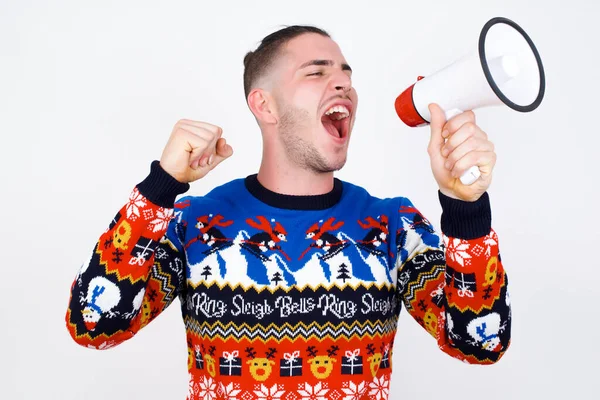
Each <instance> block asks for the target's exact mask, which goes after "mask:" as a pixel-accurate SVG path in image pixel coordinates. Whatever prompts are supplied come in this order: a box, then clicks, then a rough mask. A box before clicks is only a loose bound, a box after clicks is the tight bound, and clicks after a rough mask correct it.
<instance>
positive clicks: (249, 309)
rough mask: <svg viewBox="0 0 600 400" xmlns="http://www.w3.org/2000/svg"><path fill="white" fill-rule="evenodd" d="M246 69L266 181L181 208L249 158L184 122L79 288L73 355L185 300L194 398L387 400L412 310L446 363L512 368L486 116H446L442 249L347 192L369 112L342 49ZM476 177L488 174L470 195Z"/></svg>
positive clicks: (435, 165) (397, 208)
mask: <svg viewBox="0 0 600 400" xmlns="http://www.w3.org/2000/svg"><path fill="white" fill-rule="evenodd" d="M244 64H245V72H244V89H245V94H246V99H247V102H248V106H249V108H250V110H251V111H252V113H253V114H254V116H255V118H256V120H257V122H258V124H259V126H260V129H261V132H262V137H263V143H264V146H263V158H262V164H261V166H260V169H259V171H258V173H257V174H254V175H250V176H247V177H246V178H240V179H237V180H234V181H232V182H229V183H226V184H224V185H222V186H220V187H218V188H215V189H213V190H212V191H211V192H210V193H209V194H207V195H206V196H203V197H189V196H188V197H183V198H182V199H180V200H179V201H177V202H175V198H176V196H177V195H179V194H181V193H184V192H185V191H187V190H188V188H189V183H190V182H194V181H196V180H199V179H201V178H202V177H203V176H205V175H206V174H207V173H208V172H209V171H211V170H212V169H213V168H215V167H216V166H217V165H219V164H220V163H221V162H222V161H224V160H225V159H227V158H228V157H230V156H231V155H232V153H233V149H232V148H231V146H230V145H228V144H227V143H226V140H225V138H224V137H223V136H222V130H221V129H220V128H219V127H217V126H214V125H211V124H208V123H205V122H196V121H191V120H181V121H179V122H178V123H177V124H176V125H175V128H174V129H173V132H172V134H171V137H170V139H169V141H168V143H167V145H166V146H165V149H164V151H163V154H162V156H161V159H160V161H154V162H153V163H152V165H151V172H150V174H149V175H148V177H147V178H146V179H145V180H143V181H142V182H141V183H139V184H138V185H137V186H136V187H135V188H134V190H133V192H132V193H131V195H130V197H129V201H128V202H127V203H126V204H125V205H124V206H123V208H121V210H119V212H118V213H117V214H116V216H115V218H114V219H113V220H112V222H111V223H110V225H109V227H108V229H107V230H106V232H105V233H104V234H102V235H101V237H100V239H99V240H98V243H97V246H96V248H95V251H94V252H93V253H92V255H91V258H90V259H89V261H88V262H87V263H86V264H85V265H84V266H83V267H82V268H81V270H80V272H79V274H78V275H77V277H76V279H75V282H74V283H73V288H72V296H71V301H70V304H69V308H68V311H67V315H66V321H67V327H68V329H69V332H70V333H71V335H72V337H73V338H74V340H75V341H76V342H77V343H79V344H81V345H84V346H88V347H92V348H98V349H107V348H110V347H113V346H115V345H117V344H119V343H121V342H123V341H125V340H127V339H129V338H131V337H133V336H134V335H135V334H136V332H138V331H139V330H140V329H141V328H142V327H144V326H146V325H147V324H148V323H149V322H150V321H152V320H153V319H154V318H155V317H156V316H157V315H158V314H159V313H160V312H161V311H163V310H164V309H165V308H166V307H167V306H168V305H169V304H170V303H171V302H172V301H173V300H174V299H175V298H176V297H179V298H180V301H181V308H182V314H183V318H184V321H185V326H186V331H187V341H188V355H189V357H188V370H189V376H190V386H189V396H188V398H189V399H213V398H228V399H229V398H243V399H254V398H256V399H260V398H270V399H279V398H284V399H287V398H296V399H301V398H311V399H312V398H319V399H325V398H332V399H337V398H347V399H360V398H375V399H386V398H387V397H388V394H389V385H390V377H391V370H392V351H393V343H394V338H395V333H396V326H397V320H398V316H399V313H400V309H401V304H404V306H405V308H406V309H407V310H408V312H409V313H410V314H411V315H412V316H413V317H414V319H415V320H416V321H417V322H418V323H419V324H420V325H422V326H423V327H424V328H425V330H426V331H427V332H428V333H429V334H431V336H433V337H434V338H435V339H436V341H437V344H438V346H439V348H440V349H441V350H442V351H444V352H445V353H447V354H449V355H450V356H452V357H455V358H458V359H460V360H463V361H466V362H470V363H480V364H487V363H493V362H496V361H497V360H498V359H499V358H500V357H501V356H502V355H503V354H504V352H505V351H506V349H507V347H508V345H509V336H510V306H509V302H508V295H507V278H506V274H505V273H504V270H503V267H502V263H501V260H500V255H499V251H498V240H497V236H496V234H495V232H494V231H493V230H492V228H491V212H490V206H489V198H488V195H487V192H486V190H487V188H488V187H489V185H490V181H491V175H492V169H493V167H494V164H495V159H496V156H495V153H494V146H493V144H492V143H491V142H490V141H488V139H487V136H486V134H485V133H484V132H483V131H482V130H481V129H480V128H479V127H478V126H477V125H476V124H475V117H474V115H473V113H472V112H466V113H463V114H461V115H458V116H456V117H454V118H453V119H451V120H450V121H445V117H444V113H443V111H442V110H441V109H440V108H439V107H437V106H436V105H431V106H430V110H431V113H432V122H431V142H430V145H429V149H428V152H429V156H430V158H431V167H432V170H433V174H434V177H435V179H436V181H437V183H438V185H439V198H440V202H441V205H442V208H443V214H442V221H441V228H442V232H443V234H437V233H436V232H435V231H434V230H433V228H432V226H431V224H430V223H429V222H428V220H427V219H426V218H425V217H423V215H421V214H420V213H419V211H418V210H417V209H416V208H415V207H414V206H413V204H412V203H411V202H410V201H409V200H408V199H407V198H405V197H397V198H392V199H378V198H375V197H372V196H370V195H369V194H368V193H367V192H366V191H365V190H364V189H362V188H360V187H357V186H355V185H352V184H350V183H348V182H342V181H340V180H338V179H337V178H334V171H336V170H339V169H340V168H342V166H343V165H344V163H345V161H346V154H347V149H348V144H349V140H350V136H351V133H352V127H353V123H354V118H355V116H356V110H357V100H358V97H357V94H356V91H355V90H354V88H353V87H352V80H351V75H352V70H351V68H350V66H349V65H348V63H347V62H346V60H345V59H344V57H343V55H342V53H341V51H340V49H339V47H338V46H337V44H336V43H335V42H334V41H333V40H332V39H331V38H330V37H329V35H328V34H327V33H326V32H324V31H322V30H320V29H317V28H314V27H308V26H292V27H288V28H285V29H282V30H280V31H278V32H275V33H273V34H271V35H269V36H267V37H266V38H265V39H264V40H263V41H262V43H261V45H260V46H259V47H258V49H257V50H256V51H255V52H250V53H248V54H247V55H246V57H245V59H244ZM471 165H477V166H478V167H479V168H480V170H481V172H482V175H481V177H480V178H479V180H478V181H476V182H475V183H474V184H472V185H470V186H464V185H462V184H461V183H460V180H459V179H458V177H460V176H461V175H462V173H463V172H464V171H466V170H467V169H468V168H469V167H470V166H471Z"/></svg>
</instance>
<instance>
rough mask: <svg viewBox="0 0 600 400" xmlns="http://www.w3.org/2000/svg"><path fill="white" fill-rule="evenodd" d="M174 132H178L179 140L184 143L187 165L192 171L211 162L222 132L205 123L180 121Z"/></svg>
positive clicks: (216, 127) (214, 126)
mask: <svg viewBox="0 0 600 400" xmlns="http://www.w3.org/2000/svg"><path fill="white" fill-rule="evenodd" d="M175 129H176V132H175V134H178V133H179V132H180V136H181V140H184V141H185V144H184V146H185V149H186V151H187V152H189V153H190V160H189V164H190V167H191V168H192V169H196V168H198V167H204V166H206V165H208V164H209V163H210V161H212V158H211V156H212V155H213V154H215V148H216V144H217V140H219V138H220V137H221V135H222V134H223V130H222V129H221V128H220V127H218V126H216V125H212V124H209V123H206V122H199V121H192V120H180V121H179V122H178V123H177V124H176V128H175Z"/></svg>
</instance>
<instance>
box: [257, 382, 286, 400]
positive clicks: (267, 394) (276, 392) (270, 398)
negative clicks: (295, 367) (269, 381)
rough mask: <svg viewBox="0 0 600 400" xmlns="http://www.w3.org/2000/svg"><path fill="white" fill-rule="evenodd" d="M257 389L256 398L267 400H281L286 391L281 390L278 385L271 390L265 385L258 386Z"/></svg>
mask: <svg viewBox="0 0 600 400" xmlns="http://www.w3.org/2000/svg"><path fill="white" fill-rule="evenodd" d="M257 389H258V390H255V391H254V394H255V395H256V398H258V399H265V400H280V399H281V396H283V394H284V393H285V390H281V387H278V386H277V384H274V385H273V386H272V387H271V388H270V389H269V388H268V387H266V386H265V385H260V386H258V385H257Z"/></svg>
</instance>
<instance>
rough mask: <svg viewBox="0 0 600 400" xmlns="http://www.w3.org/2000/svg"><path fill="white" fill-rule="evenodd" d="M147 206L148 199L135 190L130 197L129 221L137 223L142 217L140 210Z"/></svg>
mask: <svg viewBox="0 0 600 400" xmlns="http://www.w3.org/2000/svg"><path fill="white" fill-rule="evenodd" d="M145 206H146V198H145V197H144V196H143V195H142V194H141V193H140V191H139V190H138V189H137V188H135V189H134V190H133V191H132V192H131V194H130V195H129V202H128V203H127V206H126V209H127V219H129V220H131V221H135V220H136V219H138V217H139V216H140V208H143V207H145Z"/></svg>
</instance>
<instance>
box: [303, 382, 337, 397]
mask: <svg viewBox="0 0 600 400" xmlns="http://www.w3.org/2000/svg"><path fill="white" fill-rule="evenodd" d="M303 386H304V387H303ZM298 389H299V390H298V394H300V396H302V400H325V395H326V394H327V392H329V389H324V388H323V386H322V385H321V382H319V383H317V384H316V385H314V386H311V385H309V384H308V383H305V384H304V385H300V386H299V388H298Z"/></svg>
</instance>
